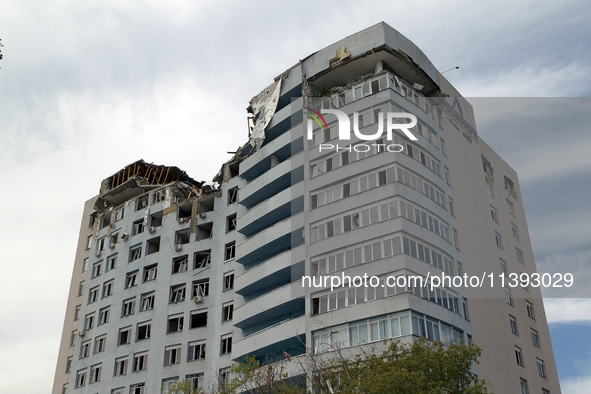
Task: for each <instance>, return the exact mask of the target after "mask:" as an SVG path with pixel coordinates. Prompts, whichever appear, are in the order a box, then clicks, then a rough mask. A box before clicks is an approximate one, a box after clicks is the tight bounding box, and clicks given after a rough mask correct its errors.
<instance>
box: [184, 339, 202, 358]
mask: <svg viewBox="0 0 591 394" xmlns="http://www.w3.org/2000/svg"><path fill="white" fill-rule="evenodd" d="M204 358H205V342H201V343H199V342H192V343H189V356H188V358H187V361H195V360H203V359H204Z"/></svg>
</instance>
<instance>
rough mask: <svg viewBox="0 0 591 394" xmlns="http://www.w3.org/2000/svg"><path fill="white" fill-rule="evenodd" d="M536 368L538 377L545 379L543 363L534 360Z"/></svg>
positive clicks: (537, 359)
mask: <svg viewBox="0 0 591 394" xmlns="http://www.w3.org/2000/svg"><path fill="white" fill-rule="evenodd" d="M536 366H537V367H538V375H540V376H541V377H543V378H545V377H546V366H545V365H544V361H542V360H540V359H539V358H536Z"/></svg>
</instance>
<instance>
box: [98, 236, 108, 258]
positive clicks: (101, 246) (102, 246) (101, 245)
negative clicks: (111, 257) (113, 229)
mask: <svg viewBox="0 0 591 394" xmlns="http://www.w3.org/2000/svg"><path fill="white" fill-rule="evenodd" d="M106 238H107V237H103V238H101V239H99V240H98V241H97V243H96V251H97V252H98V255H99V256H100V252H102V251H103V250H105V240H106Z"/></svg>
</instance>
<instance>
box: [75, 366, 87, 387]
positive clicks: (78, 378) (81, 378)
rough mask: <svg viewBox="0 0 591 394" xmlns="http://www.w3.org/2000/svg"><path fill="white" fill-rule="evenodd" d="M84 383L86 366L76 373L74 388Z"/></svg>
mask: <svg viewBox="0 0 591 394" xmlns="http://www.w3.org/2000/svg"><path fill="white" fill-rule="evenodd" d="M84 385H86V368H84V369H83V370H82V371H78V372H77V373H76V388H78V387H84Z"/></svg>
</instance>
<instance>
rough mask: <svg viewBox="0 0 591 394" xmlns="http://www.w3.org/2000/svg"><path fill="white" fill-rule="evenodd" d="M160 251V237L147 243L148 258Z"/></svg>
mask: <svg viewBox="0 0 591 394" xmlns="http://www.w3.org/2000/svg"><path fill="white" fill-rule="evenodd" d="M159 251H160V237H156V238H152V239H149V240H148V242H147V243H146V256H147V255H149V254H152V253H157V252H159Z"/></svg>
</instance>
